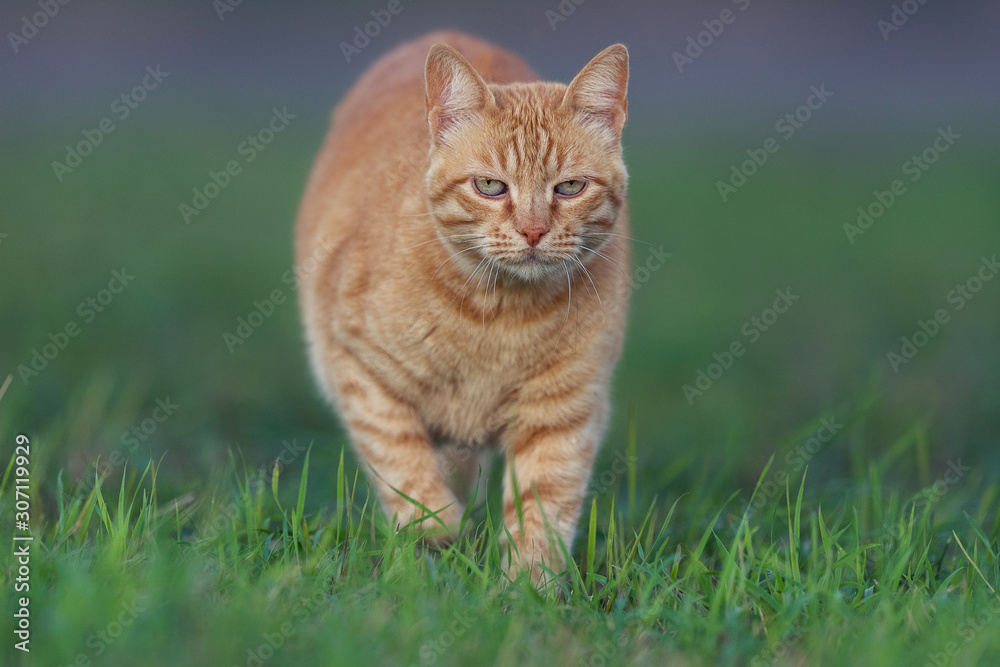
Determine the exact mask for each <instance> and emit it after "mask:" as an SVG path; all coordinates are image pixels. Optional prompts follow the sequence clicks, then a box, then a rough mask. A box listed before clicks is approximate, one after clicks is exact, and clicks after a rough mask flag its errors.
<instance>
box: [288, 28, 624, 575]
mask: <svg viewBox="0 0 1000 667" xmlns="http://www.w3.org/2000/svg"><path fill="white" fill-rule="evenodd" d="M445 43H446V44H448V45H449V46H445V45H444V44H445ZM627 78H628V54H627V52H626V51H625V48H624V47H623V46H621V45H616V46H612V47H610V48H608V49H606V50H605V51H604V52H602V53H601V54H599V55H598V56H597V57H596V58H594V60H593V61H591V63H590V64H589V65H588V66H587V67H586V68H584V70H583V71H582V72H581V73H580V75H578V76H577V78H576V79H575V80H574V82H573V83H571V84H570V85H569V86H566V85H564V84H559V83H545V82H540V81H537V77H536V76H535V74H534V73H533V72H532V71H531V70H530V69H529V68H528V67H527V66H526V65H525V64H524V63H523V62H522V61H521V60H520V59H518V58H517V57H516V56H513V55H511V54H509V53H507V52H505V51H503V50H500V49H498V48H496V47H494V46H491V45H488V44H486V43H483V42H481V41H478V40H476V39H473V38H470V37H466V36H463V35H460V34H452V33H436V34H432V35H428V36H426V37H424V38H422V39H419V40H417V41H414V42H411V43H409V44H406V45H403V46H401V47H399V48H398V49H396V50H395V51H393V52H391V53H389V54H388V55H386V56H385V57H383V58H382V59H381V60H379V61H378V62H377V63H375V64H374V65H373V66H372V67H371V68H370V69H369V70H368V72H367V73H365V74H364V75H363V76H362V77H361V79H360V80H359V81H358V82H357V84H356V85H355V86H354V87H353V89H352V90H351V91H350V92H349V93H348V95H347V96H346V98H345V99H344V100H343V102H342V103H341V104H340V106H339V107H338V109H337V111H336V113H335V115H334V121H333V126H332V129H331V131H330V133H329V135H328V137H327V139H326V143H325V146H324V147H323V149H322V151H321V152H320V154H319V156H318V158H317V160H316V163H315V166H314V169H313V172H312V175H311V177H310V180H309V183H308V186H307V189H306V194H305V197H304V200H303V203H302V207H301V210H300V213H299V218H298V223H297V231H296V254H297V258H298V261H299V262H302V261H304V260H305V259H306V258H315V257H316V256H317V253H316V249H317V248H318V247H322V248H323V249H325V252H323V253H322V254H321V256H320V260H321V261H320V262H319V265H318V268H317V269H316V270H315V271H311V272H308V273H303V274H302V284H301V287H302V289H300V295H301V306H302V311H303V317H304V323H305V331H306V337H307V340H308V344H309V350H310V355H311V359H312V365H313V368H314V370H315V372H316V375H317V377H318V379H319V383H320V385H321V387H322V388H323V389H324V391H325V393H326V395H327V396H328V398H329V399H330V400H331V402H332V403H333V405H334V406H335V408H336V409H337V411H338V412H339V414H340V416H341V419H342V421H343V423H344V424H345V426H346V428H347V429H348V431H349V433H350V437H351V441H352V444H353V446H354V448H355V451H356V452H357V454H358V455H359V457H360V458H361V459H362V460H363V462H364V463H365V464H366V466H367V467H369V468H370V469H371V471H372V474H371V475H370V477H371V480H372V483H373V485H374V487H375V488H376V489H377V490H378V493H379V497H380V500H381V503H382V506H383V508H384V509H385V511H386V512H387V514H388V515H389V516H390V517H395V518H396V521H397V522H398V523H399V524H405V523H408V522H410V521H411V520H413V519H419V518H421V517H422V516H423V514H422V511H421V510H419V509H417V508H416V506H415V505H413V504H412V503H411V502H409V501H408V500H406V499H405V498H404V497H403V496H402V495H401V494H405V495H406V496H409V497H410V498H412V499H414V500H415V501H417V502H419V503H420V505H422V506H424V507H427V508H429V509H430V510H432V511H434V512H436V513H437V514H436V520H435V521H431V520H429V519H428V520H426V521H425V522H424V523H425V524H428V523H434V524H435V525H437V526H438V527H437V529H436V530H439V531H441V532H443V533H445V534H447V533H449V532H450V531H453V530H454V528H455V526H456V525H457V523H458V522H459V520H460V518H461V515H462V512H463V507H462V503H461V501H460V500H459V496H458V495H456V493H455V492H454V491H453V490H452V489H451V488H449V486H448V483H447V477H448V472H449V470H448V469H447V466H446V463H445V459H444V457H443V456H442V452H443V451H445V449H442V446H443V445H449V446H450V447H451V451H454V447H455V446H458V447H460V448H461V447H464V448H470V449H472V450H476V451H478V450H480V449H486V448H498V449H500V450H501V451H502V452H503V453H504V454H505V456H506V461H507V469H506V471H505V481H504V520H505V522H506V523H507V526H508V528H509V530H510V533H511V535H512V536H513V538H514V543H513V545H512V546H513V547H514V549H513V555H512V562H511V565H512V569H513V570H519V569H521V568H524V567H529V566H535V567H533V572H534V575H535V576H536V577H537V576H538V574H539V572H540V570H539V568H538V567H537V564H538V563H540V562H542V561H544V562H545V563H546V564H547V565H548V566H549V567H551V568H553V569H554V570H557V571H558V570H559V569H561V567H562V566H563V565H564V563H563V557H562V551H561V549H560V547H559V546H558V543H557V540H562V541H563V542H564V543H565V544H566V546H567V547H568V546H569V545H570V544H571V541H572V538H573V532H574V529H575V526H576V523H577V520H578V518H579V515H580V510H581V504H582V502H583V499H584V495H585V492H586V486H587V482H588V479H589V477H590V472H591V467H592V464H593V461H594V457H595V455H596V452H597V448H598V444H599V441H600V438H601V434H602V431H603V429H604V427H605V423H606V421H607V417H608V386H609V382H610V378H611V373H612V369H613V367H614V364H615V362H616V361H617V359H618V356H619V354H620V351H621V346H622V337H623V331H624V323H625V311H626V308H625V305H626V301H627V297H628V293H629V287H630V285H629V276H628V273H629V272H628V267H629V265H630V260H629V253H628V245H627V236H628V221H627V217H626V211H625V203H624V202H625V189H626V181H627V175H626V171H625V166H624V164H623V162H622V153H621V131H622V127H623V125H624V123H625V117H626V101H625V90H626V85H627ZM477 177H486V178H492V179H496V180H500V181H503V182H504V183H506V184H507V186H508V192H507V193H506V194H505V195H502V196H499V197H495V198H490V197H486V196H484V195H482V194H480V193H479V192H478V191H477V189H476V186H475V185H474V179H475V178H477ZM567 180H584V181H586V186H585V187H584V189H583V190H582V191H581V192H580V193H579V194H577V195H575V196H562V195H557V194H556V193H555V192H554V187H555V186H556V184H558V183H561V182H563V181H567ZM532 234H534V238H535V239H536V242H537V246H535V247H532V245H531V243H530V242H529V239H530V238H532ZM539 234H540V236H539ZM467 451H468V450H467ZM471 468H474V465H466V466H464V472H466V473H469V472H472V470H470V469H471ZM511 471H513V472H514V473H515V478H516V488H517V490H518V492H519V494H520V498H516V497H515V495H516V494H515V484H514V479H512V477H511ZM518 507H520V508H521V510H522V512H521V513H519V512H518V510H517V508H518ZM424 518H425V519H426V517H424ZM546 526H548V528H549V529H550V530H547V529H546ZM427 528H428V529H430V530H435V529H434V528H433V527H431V526H427Z"/></svg>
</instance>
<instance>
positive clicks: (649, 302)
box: [0, 0, 1000, 502]
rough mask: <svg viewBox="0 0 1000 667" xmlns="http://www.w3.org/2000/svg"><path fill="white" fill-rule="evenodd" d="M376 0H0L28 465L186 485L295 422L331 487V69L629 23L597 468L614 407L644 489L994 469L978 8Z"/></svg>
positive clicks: (986, 124)
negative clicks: (312, 193)
mask: <svg viewBox="0 0 1000 667" xmlns="http://www.w3.org/2000/svg"><path fill="white" fill-rule="evenodd" d="M49 5H51V6H49ZM389 5H390V3H389V2H387V1H383V0H372V1H371V2H353V3H320V2H296V3H280V4H279V3H263V2H255V1H252V0H251V1H245V2H239V3H237V2H236V1H235V0H216V1H215V2H212V1H211V0H200V1H198V2H193V1H187V2H171V3H169V4H168V3H149V2H143V3H133V2H90V3H76V2H73V3H69V4H66V5H62V4H58V3H57V2H54V1H53V2H51V3H49V4H46V3H45V2H38V1H32V0H10V1H8V2H4V3H3V7H2V9H0V33H2V34H3V35H4V43H3V44H2V45H0V53H2V55H0V72H2V77H0V146H2V148H0V184H2V185H0V193H2V194H0V383H2V382H3V381H4V379H5V378H7V377H8V375H9V376H10V378H11V382H10V384H9V386H8V387H7V390H6V392H5V393H4V395H3V397H2V398H0V429H2V430H0V432H2V433H3V440H4V442H5V443H7V444H9V443H12V439H13V434H14V433H17V432H26V433H29V434H31V435H32V436H33V438H34V440H35V442H36V443H37V444H38V451H39V452H40V454H37V455H36V456H35V460H34V461H33V463H34V465H35V466H36V473H35V474H36V476H37V475H39V474H40V475H41V479H42V480H43V482H42V483H43V484H44V485H45V486H51V484H53V483H54V480H55V479H56V477H57V476H58V474H59V473H60V471H62V475H63V480H64V483H67V484H80V483H82V480H83V479H84V478H85V477H86V476H88V475H89V476H91V477H92V476H93V473H94V465H95V462H96V461H98V460H100V461H102V462H104V470H103V472H106V473H107V474H108V475H109V476H111V478H112V479H114V476H115V475H120V472H121V470H122V462H123V461H124V459H125V458H127V459H128V461H129V465H138V466H140V467H141V466H143V465H144V464H145V463H146V462H147V461H148V460H150V459H153V460H157V461H162V467H161V472H160V479H159V481H158V484H159V487H160V493H161V495H165V496H170V495H174V494H181V493H185V492H189V491H194V492H196V493H200V492H202V490H203V487H204V485H205V479H206V478H207V476H208V474H209V473H210V472H211V471H213V470H217V469H218V467H219V466H220V465H221V464H223V463H224V462H225V461H226V460H227V458H228V455H229V452H234V453H238V454H239V455H241V456H242V457H243V458H244V459H245V460H246V462H247V463H248V465H249V466H251V467H254V468H256V467H258V466H260V465H269V463H270V462H272V461H273V460H274V458H275V457H277V456H278V455H279V454H280V453H281V452H282V451H283V450H287V449H288V448H289V447H295V446H298V445H302V444H308V443H310V442H315V445H314V450H313V454H312V457H313V459H312V460H313V465H312V468H311V477H313V478H315V479H314V480H312V482H313V483H314V484H319V485H320V488H324V487H323V485H324V484H329V483H330V481H331V478H332V475H331V474H329V473H330V472H332V469H333V467H334V466H335V461H336V459H337V457H339V454H340V451H341V448H342V447H343V446H344V444H345V442H346V441H345V438H344V435H343V432H342V431H341V430H340V427H339V426H338V424H337V421H336V419H335V417H334V416H333V415H332V413H331V411H330V410H329V409H328V407H327V406H326V405H325V404H324V403H323V401H322V400H321V398H320V396H319V393H318V391H317V389H316V388H315V385H314V382H313V379H312V377H311V376H310V373H309V369H308V367H307V363H306V356H305V353H304V345H303V342H302V335H301V328H300V324H299V312H298V306H297V303H296V299H295V297H296V293H295V288H294V281H291V280H289V279H288V277H289V275H290V274H289V272H290V271H291V270H293V268H294V267H293V255H292V225H293V221H294V218H295V214H296V208H297V205H298V202H299V199H300V197H301V194H302V191H303V187H304V184H305V180H306V178H307V175H308V173H309V170H310V167H311V162H312V160H313V158H314V156H315V154H316V152H317V150H318V149H319V146H320V143H321V141H322V138H323V136H324V133H325V132H326V129H327V127H328V119H329V114H330V111H331V109H332V108H333V107H334V105H335V104H336V103H337V101H338V100H339V99H340V98H341V97H342V96H343V94H344V92H345V90H346V89H347V88H348V86H350V85H351V83H352V82H353V81H354V80H355V79H356V78H357V77H358V76H359V75H360V74H361V73H362V72H363V71H364V70H365V68H367V67H368V66H369V65H370V64H371V63H373V62H374V61H375V60H376V59H377V58H378V57H379V56H380V55H381V54H383V53H385V52H387V51H388V50H390V49H392V48H393V47H394V46H396V45H398V44H400V43H401V42H403V41H406V40H408V39H410V38H413V37H416V36H418V35H421V34H422V33H424V32H427V31H430V30H435V29H441V28H455V29H460V30H463V31H467V32H470V33H473V34H476V35H479V36H481V37H484V38H486V39H488V40H490V41H493V42H495V43H497V44H499V45H501V46H504V47H507V48H509V49H511V50H513V51H515V52H517V53H518V54H520V55H521V56H523V57H524V58H525V59H526V60H527V62H528V63H530V64H531V65H532V66H533V67H534V68H535V69H536V70H537V71H538V72H539V73H540V75H541V76H542V77H544V78H545V79H549V80H558V81H564V82H568V81H569V80H570V79H571V78H572V77H573V76H574V75H575V74H576V73H577V72H578V71H579V69H580V68H582V67H583V65H585V64H586V63H587V61H588V60H589V59H590V58H591V57H592V56H593V55H595V54H596V53H597V52H598V51H599V50H601V49H603V48H604V47H606V46H608V45H609V44H611V43H614V42H619V41H620V42H624V43H625V44H626V45H627V46H628V48H629V50H630V53H631V64H632V78H631V82H630V91H629V96H630V118H629V124H628V127H627V130H626V134H625V150H626V162H627V164H628V167H629V170H630V174H631V184H630V201H631V208H632V220H633V232H632V233H633V236H634V237H635V238H636V243H635V244H634V245H633V253H634V260H635V266H634V267H633V270H634V271H635V273H634V278H635V280H636V289H635V291H634V294H633V296H632V301H631V306H630V313H631V315H630V325H629V334H628V344H627V348H626V353H625V356H624V358H623V361H622V363H621V365H620V367H619V369H618V373H617V376H616V382H615V414H616V417H615V420H614V423H613V424H612V426H611V428H610V430H609V433H608V436H607V438H606V444H605V449H604V452H603V454H602V461H601V463H600V464H599V465H598V468H597V470H596V471H595V477H596V479H598V480H599V479H600V478H601V474H602V471H607V470H609V469H611V468H612V463H611V461H612V459H613V457H614V456H615V455H616V454H617V453H620V452H622V451H624V449H625V446H626V441H627V431H628V425H629V421H630V419H629V418H630V415H631V418H632V419H631V421H632V423H633V424H634V428H635V436H636V448H637V453H638V456H639V461H640V471H641V475H642V477H641V479H640V481H639V489H640V492H641V493H642V495H643V497H644V498H645V497H648V498H652V497H653V496H654V495H656V496H658V497H659V498H660V499H661V500H664V501H668V502H672V500H673V499H676V498H677V497H679V496H681V495H682V494H688V493H690V494H694V495H695V496H696V497H697V496H698V495H699V494H705V495H706V496H707V495H712V494H713V492H722V491H723V490H724V491H725V492H724V494H723V495H728V494H729V492H731V491H732V490H735V489H742V490H743V492H744V497H748V496H749V491H750V490H751V489H752V488H753V485H754V483H755V482H756V480H757V478H758V476H759V475H760V474H761V471H762V470H763V468H764V466H765V464H766V463H767V461H768V459H769V458H770V457H771V456H772V455H775V463H774V465H773V467H772V471H775V470H778V471H781V470H784V471H786V472H787V473H789V474H792V473H795V474H801V470H802V466H800V465H799V463H798V462H799V461H802V462H803V463H808V465H809V469H810V473H809V481H808V482H807V489H809V491H808V493H815V494H830V493H838V494H841V495H844V494H848V493H853V494H863V493H864V489H857V488H850V489H848V488H847V485H846V483H844V482H842V481H840V480H845V479H848V478H850V477H851V476H852V475H853V476H855V477H856V476H857V475H858V473H860V475H861V476H862V477H864V476H865V469H866V467H867V466H868V465H869V464H871V463H872V462H873V461H877V462H879V466H880V468H879V470H880V472H883V473H885V476H886V483H887V484H888V485H890V486H891V487H893V488H894V489H896V490H898V492H899V493H901V494H904V495H905V494H912V493H916V492H917V491H918V490H919V489H920V488H921V487H922V486H926V485H928V484H932V483H933V482H934V481H935V480H936V479H938V478H940V477H941V476H942V475H943V474H944V473H945V472H946V471H947V470H948V462H949V461H954V460H958V459H961V461H962V464H963V465H965V466H969V467H971V472H970V473H968V474H967V476H966V477H964V478H963V480H962V482H961V483H962V484H963V485H969V486H968V487H967V489H968V490H972V489H974V488H975V487H976V485H977V484H978V483H979V482H980V481H981V480H983V479H985V478H989V477H990V476H993V477H995V476H996V474H997V473H998V472H1000V447H998V445H1000V337H998V332H1000V277H998V278H996V279H994V280H986V279H985V278H986V277H987V276H989V277H990V278H994V277H995V276H994V275H993V273H995V272H996V270H997V269H996V268H995V267H994V268H991V267H992V266H993V264H991V262H995V260H994V259H993V258H996V257H997V256H998V254H1000V187H998V176H1000V155H998V152H997V140H998V138H1000V125H998V123H997V118H998V111H1000V85H998V83H1000V69H998V63H1000V5H998V4H997V3H995V2H962V3H945V2H944V1H943V0H926V2H923V3H919V2H917V1H916V0H910V1H908V2H901V3H896V4H893V3H891V2H888V1H886V2H837V3H832V2H830V3H801V2H792V1H791V0H786V1H784V2H777V1H766V0H734V1H730V0H714V1H712V2H698V3H694V2H688V3H662V2H611V1H610V0H587V1H586V2H580V4H577V2H575V1H573V0H562V1H561V2H559V1H558V0H547V1H545V0H542V1H539V2H527V1H523V0H514V1H511V2H505V3H502V4H497V3H481V2H435V3H432V2H419V1H418V2H412V1H411V0H400V2H399V4H398V5H395V4H394V5H393V7H394V8H395V9H398V10H399V11H398V13H396V14H391V13H389V12H388V10H387V7H388V6H389ZM46 7H48V10H46ZM56 9H57V10H58V11H55V10H56ZM46 11H48V12H49V14H52V13H53V12H54V15H51V16H50V15H47V14H46ZM373 12H374V13H373ZM386 17H389V18H390V19H391V20H388V21H386ZM379 18H381V19H382V23H373V22H374V21H378V20H379ZM366 29H367V30H368V35H365V36H364V37H361V36H360V35H362V34H363V33H364V31H365V30H366ZM817 93H819V94H817ZM123 96H124V97H123ZM810 105H811V106H810ZM276 111H277V112H280V113H281V115H282V116H283V117H284V118H285V119H286V120H287V124H286V125H285V126H284V127H283V129H282V130H281V131H280V132H277V133H274V134H273V135H270V136H269V135H268V134H267V133H263V134H261V130H262V129H263V128H266V127H268V124H269V122H270V121H271V119H272V117H273V116H274V114H275V113H276ZM283 122H284V121H283ZM251 137H257V139H256V140H251ZM769 140H770V141H769ZM255 141H256V143H254V142H255ZM265 142H266V143H265ZM762 156H763V157H766V161H764V160H763V157H762ZM755 158H756V162H753V160H754V159H755ZM234 160H235V161H237V163H238V166H239V173H237V174H235V175H231V176H230V177H229V178H228V179H227V178H223V177H220V176H218V174H219V173H221V172H223V171H224V170H225V169H226V166H227V163H229V162H230V161H234ZM748 161H750V162H748ZM212 174H216V179H215V183H216V184H219V185H222V187H215V188H213V187H212V185H211V184H212V182H213V181H212V178H213V177H212ZM413 177H414V179H415V182H416V181H420V180H421V179H422V174H414V175H413ZM897 180H898V181H899V183H897V184H896V185H895V190H893V183H894V181H897ZM182 205H183V206H182ZM185 206H187V207H191V209H194V212H192V210H191V209H187V210H185V208H184V207H185ZM859 207H860V208H861V209H862V211H863V212H867V213H868V215H870V216H871V218H865V217H862V219H861V223H860V224H859V211H858V209H859ZM647 244H648V245H647ZM660 254H669V257H668V258H667V259H665V260H662V261H660V260H656V259H655V257H654V255H657V256H659V255H660ZM984 258H985V260H984ZM991 271H992V272H993V273H991ZM115 272H118V276H117V277H116V275H115ZM129 276H133V277H131V278H130V277H129ZM123 283H124V284H123ZM779 290H780V291H781V292H782V293H784V294H786V297H787V296H788V295H792V297H795V298H790V299H789V300H790V301H791V303H792V305H791V306H789V307H788V308H787V309H785V312H782V313H778V312H776V311H769V310H768V309H770V308H772V307H773V306H774V305H775V300H776V299H778V298H779V297H778V295H777V293H776V292H777V291H779ZM276 292H277V293H279V294H280V297H281V299H280V300H278V299H275V303H274V305H273V307H270V308H269V307H268V306H267V305H266V304H264V305H262V306H261V308H260V309H261V310H263V311H264V313H263V314H262V315H260V316H259V317H258V316H251V313H252V312H253V311H254V310H255V309H256V308H257V305H256V304H255V302H260V303H261V304H263V302H264V301H265V300H266V299H272V298H273V297H274V296H275V293H276ZM279 301H280V302H279ZM779 305H780V306H781V308H784V307H785V306H784V302H782V303H781V304H779ZM960 306H961V307H960ZM939 311H940V312H943V313H944V315H941V314H940V312H939ZM936 315H937V316H939V318H940V319H939V322H938V324H937V326H936V327H935V326H933V324H932V323H930V324H929V322H931V321H932V320H934V318H935V316H936ZM241 318H242V319H243V320H247V323H248V324H250V323H251V322H252V323H256V324H257V326H251V327H250V328H249V329H245V328H244V329H242V332H243V333H242V334H241V333H239V331H238V329H239V327H240V326H241V324H240V320H241ZM753 318H757V320H756V321H755V320H754V319H753ZM942 321H943V323H941V322H942ZM921 322H924V328H923V330H924V331H934V334H933V335H926V334H925V335H924V336H921V335H920V334H919V333H917V332H921V331H922V329H921V324H920V323H921ZM248 331H249V332H252V333H251V334H250V335H249V336H245V335H243V334H246V333H247V332H248ZM226 334H230V336H238V340H239V342H238V343H234V342H233V339H232V338H231V337H227V336H226ZM915 334H916V335H915ZM904 337H906V339H907V341H909V342H910V343H912V345H913V347H912V348H909V347H907V348H906V349H905V350H904V347H905V345H904V343H905V342H906V341H904V340H903V339H904ZM736 343H740V344H741V345H742V348H740V349H742V350H743V353H742V354H741V355H740V356H736V357H732V358H727V356H726V352H727V350H730V349H731V347H732V346H733V345H734V344H736ZM921 343H922V344H921ZM904 351H905V352H906V353H907V355H908V356H911V357H912V358H908V357H904V356H903V354H904ZM914 352H915V354H911V353H914ZM890 353H893V354H896V355H899V356H900V357H902V358H903V359H905V363H903V362H901V361H899V360H898V359H897V360H895V361H894V358H893V357H890V356H889V355H890ZM715 355H717V356H715ZM712 364H717V365H716V366H714V367H713V366H712ZM699 383H700V384H699ZM685 385H688V386H689V389H685ZM694 390H697V392H700V393H696V392H695V391H694ZM824 419H825V420H827V424H834V425H836V426H835V427H833V428H832V429H829V430H827V431H823V432H821V434H822V435H823V437H822V438H818V437H817V438H816V440H814V441H813V442H811V443H810V440H809V439H810V438H811V437H813V436H816V435H817V431H818V429H820V428H822V427H823V424H822V422H821V421H820V420H824ZM834 431H835V434H834V435H833V436H832V437H827V434H829V433H831V432H834ZM7 444H5V445H4V447H5V448H6V447H7ZM5 451H6V450H5ZM841 487H843V488H842V489H841ZM326 488H328V487H326ZM618 488H619V485H618V482H617V481H616V482H615V483H614V484H612V486H611V489H610V490H609V491H608V490H607V485H605V486H604V487H601V489H600V490H602V491H607V492H609V493H614V492H615V490H616V489H618ZM715 495H718V494H715ZM316 497H317V496H316V495H315V494H311V496H310V498H311V500H314V499H316Z"/></svg>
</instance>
